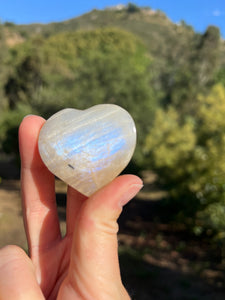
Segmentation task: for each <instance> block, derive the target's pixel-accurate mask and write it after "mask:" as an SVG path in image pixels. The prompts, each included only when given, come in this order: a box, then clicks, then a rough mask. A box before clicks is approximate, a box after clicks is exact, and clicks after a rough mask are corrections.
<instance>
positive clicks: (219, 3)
mask: <svg viewBox="0 0 225 300" xmlns="http://www.w3.org/2000/svg"><path fill="white" fill-rule="evenodd" d="M128 2H133V3H135V4H137V5H140V6H150V7H151V8H152V9H160V10H162V11H164V12H165V13H166V14H167V16H168V17H169V18H170V19H171V20H172V21H173V22H179V21H180V20H184V21H185V22H187V23H188V24H189V25H191V26H193V27H194V28H195V30H196V31H198V32H203V31H204V30H205V29H206V28H207V26H208V25H216V26H218V27H219V28H220V30H221V34H222V36H223V37H224V38H225V0H183V1H182V0H150V1H147V0H143V1H142V0H136V1H122V0H117V1H113V0H103V1H97V0H80V1H73V0H63V1H59V0H38V1H32V0H0V20H1V22H5V21H11V22H14V23H17V24H28V23H34V22H41V23H48V22H53V21H54V22H57V21H62V20H66V19H69V18H73V17H76V16H79V15H81V14H84V13H86V12H88V11H90V10H92V9H94V8H96V9H103V8H105V7H106V6H113V5H116V4H120V3H122V4H126V3H128Z"/></svg>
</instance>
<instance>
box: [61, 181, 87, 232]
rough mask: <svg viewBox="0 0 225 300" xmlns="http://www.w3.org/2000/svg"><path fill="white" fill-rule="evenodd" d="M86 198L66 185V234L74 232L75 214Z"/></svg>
mask: <svg viewBox="0 0 225 300" xmlns="http://www.w3.org/2000/svg"><path fill="white" fill-rule="evenodd" d="M86 199H87V197H86V196H84V195H82V194H81V193H79V192H78V191H76V190H74V189H73V188H72V187H70V186H68V191H67V205H66V228H67V230H66V232H67V236H68V235H71V234H72V233H73V232H74V228H75V224H76V222H77V215H78V213H79V211H80V208H81V206H82V204H83V202H84V201H85V200H86Z"/></svg>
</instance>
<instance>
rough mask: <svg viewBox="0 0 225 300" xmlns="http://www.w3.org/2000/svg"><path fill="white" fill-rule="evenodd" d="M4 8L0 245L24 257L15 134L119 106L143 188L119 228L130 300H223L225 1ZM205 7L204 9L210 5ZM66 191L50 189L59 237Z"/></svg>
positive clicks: (13, 4) (0, 13)
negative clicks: (73, 113)
mask: <svg viewBox="0 0 225 300" xmlns="http://www.w3.org/2000/svg"><path fill="white" fill-rule="evenodd" d="M5 2H6V1H4V2H3V1H0V20H1V23H0V233H1V234H0V246H1V247H2V246H4V245H6V244H8V243H10V244H17V245H19V246H21V247H23V248H24V249H25V250H27V245H26V239H25V234H24V231H23V222H22V214H21V205H20V180H19V173H20V170H19V165H20V164H19V155H18V136H17V135H18V127H19V124H20V122H21V120H22V118H23V117H24V116H25V115H27V114H38V115H41V116H43V117H45V118H48V117H49V116H51V115H52V114H53V113H55V112H57V111H58V110H60V109H63V108H65V107H73V108H77V109H86V108H89V107H90V106H93V105H95V104H100V103H114V104H118V105H120V106H122V107H124V108H125V109H127V110H128V111H129V113H130V114H131V115H132V116H133V118H134V120H135V123H136V126H137V132H138V143H137V147H136V151H135V154H134V157H133V160H132V162H131V163H130V164H129V166H128V167H127V169H126V170H125V172H126V173H128V172H129V173H134V174H138V175H139V176H141V177H142V178H143V180H144V183H145V186H144V188H143V190H142V191H141V192H140V193H139V194H138V196H137V197H136V198H135V199H134V200H133V201H132V202H131V203H130V204H128V205H127V206H126V208H125V209H124V212H123V213H122V215H121V217H120V219H119V225H120V231H119V253H120V263H121V272H122V277H123V281H124V283H125V285H126V287H127V289H128V291H129V293H130V295H131V296H132V299H138V300H139V299H140V300H144V299H146V300H149V299H159V300H160V299H167V300H170V299H182V300H185V299H187V300H195V299H204V300H208V299H210V300H211V299H217V300H220V299H224V297H225V40H224V38H225V2H224V1H223V0H220V1H218V0H216V1H205V0H204V1H201V0H199V1H196V0H195V1H182V3H181V1H167V2H168V3H165V1H162V0H161V1H136V2H135V3H128V2H126V1H120V2H119V3H118V2H117V1H101V3H98V2H97V1H83V2H82V4H76V3H75V2H74V1H62V2H61V1H48V2H47V3H44V2H46V1H38V2H37V3H33V4H32V3H30V1H26V0H23V1H22V0H21V1H7V3H5ZM209 2H210V3H209ZM65 191H66V187H65V185H64V184H63V183H61V182H59V181H57V182H56V193H57V202H58V209H59V218H60V220H61V228H62V231H63V232H65V204H66V195H65Z"/></svg>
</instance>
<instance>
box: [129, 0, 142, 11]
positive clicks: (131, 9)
mask: <svg viewBox="0 0 225 300" xmlns="http://www.w3.org/2000/svg"><path fill="white" fill-rule="evenodd" d="M140 10H141V9H140V7H138V6H137V5H135V4H134V3H130V2H129V3H128V4H127V12H128V13H136V12H139V11H140Z"/></svg>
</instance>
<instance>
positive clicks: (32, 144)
mask: <svg viewBox="0 0 225 300" xmlns="http://www.w3.org/2000/svg"><path fill="white" fill-rule="evenodd" d="M44 122H45V120H44V119H43V118H41V117H37V116H28V117H26V118H25V119H24V120H23V122H22V123H21V125H20V129H19V145H20V155H21V189H22V203H23V215H24V224H25V231H26V235H27V240H28V247H29V254H30V258H29V257H28V256H27V255H26V254H25V252H24V251H23V250H22V249H20V248H19V247H17V246H6V247H5V248H3V249H2V250H0V300H2V299H4V300H6V299H7V300H15V299H17V300H18V299H22V300H25V299H29V300H31V299H32V300H40V299H49V300H53V299H57V300H61V299H63V300H70V299H84V300H89V299H90V300H95V299H96V300H101V299H102V300H103V299H104V300H108V299H110V300H112V299H113V300H117V299H123V300H125V299H130V298H129V295H128V293H127V292H126V290H125V288H124V286H123V284H122V282H121V277H120V268H119V262H118V243H117V231H118V224H117V222H116V221H117V219H118V217H119V215H120V213H121V211H122V206H123V205H125V204H126V203H127V202H128V201H129V200H131V199H132V198H133V197H134V196H135V195H136V194H137V192H138V191H139V190H140V188H141V187H142V181H141V180H140V179H139V178H138V177H136V176H133V175H123V176H119V177H117V178H116V179H114V180H113V181H112V182H111V183H109V184H108V185H107V186H105V187H103V188H102V189H100V190H99V191H98V192H96V193H95V194H94V195H92V196H91V197H90V198H87V197H85V196H83V195H82V194H80V193H79V192H77V191H76V190H74V189H73V188H71V187H68V192H67V208H66V230H67V231H66V235H65V237H63V238H62V236H61V232H60V226H59V219H58V214H57V207H56V201H55V187H54V181H55V179H54V175H53V174H51V173H50V172H49V170H48V169H47V168H46V167H45V165H44V164H43V162H42V160H41V158H40V155H39V152H38V145H37V140H38V134H39V131H40V129H41V127H42V125H43V124H44Z"/></svg>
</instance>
